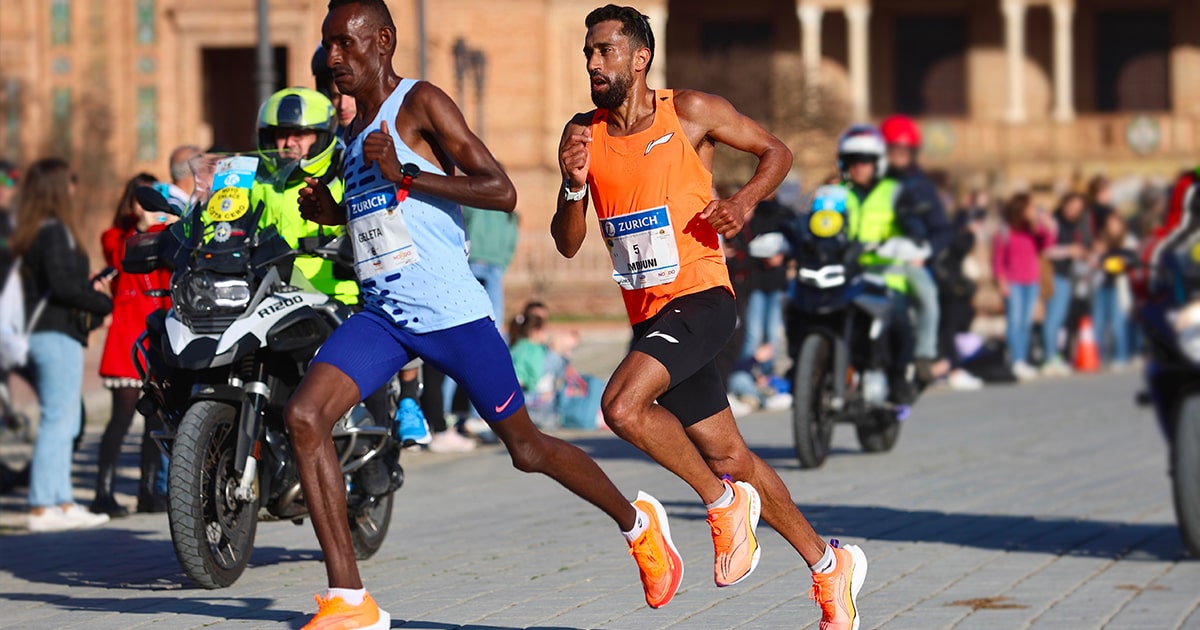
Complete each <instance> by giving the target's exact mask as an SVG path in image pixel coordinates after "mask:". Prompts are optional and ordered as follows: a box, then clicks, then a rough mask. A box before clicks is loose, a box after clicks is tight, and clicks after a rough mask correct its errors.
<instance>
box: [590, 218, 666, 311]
mask: <svg viewBox="0 0 1200 630" xmlns="http://www.w3.org/2000/svg"><path fill="white" fill-rule="evenodd" d="M600 229H601V230H602V231H603V232H604V244H605V245H607V246H608V254H609V257H611V258H612V264H613V280H615V281H616V282H617V284H619V285H621V288H622V289H626V290H633V289H645V288H647V287H654V286H658V285H660V284H667V283H669V282H672V281H673V280H675V276H676V275H678V274H679V247H678V246H677V245H676V243H675V230H674V228H672V227H671V214H670V212H668V211H667V207H666V206H659V207H658V208H651V209H650V210H642V211H640V212H634V213H632V214H624V215H621V216H618V217H612V218H609V219H601V220H600Z"/></svg>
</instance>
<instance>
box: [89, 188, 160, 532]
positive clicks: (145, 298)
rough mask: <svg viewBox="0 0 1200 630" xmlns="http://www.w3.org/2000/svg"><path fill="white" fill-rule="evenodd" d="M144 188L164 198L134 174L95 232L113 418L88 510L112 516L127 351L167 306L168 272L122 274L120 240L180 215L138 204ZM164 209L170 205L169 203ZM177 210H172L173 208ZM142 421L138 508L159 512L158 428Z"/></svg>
mask: <svg viewBox="0 0 1200 630" xmlns="http://www.w3.org/2000/svg"><path fill="white" fill-rule="evenodd" d="M146 186H154V187H158V188H159V190H160V192H161V193H164V194H163V196H164V198H165V199H167V200H170V199H171V197H170V192H169V189H167V187H166V185H165V184H158V181H157V180H156V179H155V178H154V176H153V175H150V174H149V173H139V174H137V175H135V176H133V178H132V179H130V180H129V181H128V182H126V184H125V191H124V193H123V194H122V195H121V201H120V202H119V203H118V204H117V210H116V213H115V214H114V216H113V224H112V227H110V228H108V229H107V230H105V231H104V233H103V234H101V235H100V244H101V246H102V247H103V249H104V260H105V261H106V262H107V263H108V268H106V269H105V270H104V271H103V272H101V273H100V276H101V277H104V276H107V277H110V278H112V288H113V291H112V297H113V319H112V325H111V326H109V328H108V337H107V338H106V339H105V340H104V354H103V355H102V356H101V357H100V377H101V378H102V379H103V381H104V386H105V387H106V388H108V390H109V391H111V392H112V416H110V418H109V421H108V426H106V427H105V428H104V436H103V437H102V438H100V454H99V464H98V466H97V470H96V497H95V498H94V499H93V500H92V505H91V507H90V508H89V509H91V511H92V512H93V513H95V514H108V515H109V516H110V517H113V518H117V517H121V516H126V515H127V514H129V510H128V509H126V508H125V507H124V506H122V505H121V504H119V503H117V500H116V499H115V498H114V497H113V482H114V481H115V479H116V476H117V460H118V459H119V458H120V456H121V442H122V441H124V439H125V434H126V433H128V432H129V426H130V424H132V423H133V414H134V411H135V407H136V406H137V401H138V395H139V394H140V393H141V389H142V379H141V376H140V375H139V374H138V372H137V368H135V367H134V365H133V355H132V354H131V353H130V351H129V349H130V348H132V347H133V346H134V344H136V343H137V340H138V337H140V336H141V334H142V333H143V332H144V331H145V330H146V317H148V316H149V315H150V314H151V313H153V312H154V311H157V310H159V309H163V308H169V307H170V305H171V301H170V298H169V297H167V295H168V292H169V290H170V286H171V274H170V272H168V271H167V270H165V269H162V270H158V271H155V272H154V273H148V274H129V273H124V269H123V268H122V266H121V260H122V259H123V258H125V241H126V240H127V239H129V237H131V236H133V235H135V234H141V233H146V232H155V231H159V230H162V229H165V228H166V227H167V226H168V225H170V224H172V223H174V222H175V221H177V220H178V219H179V217H178V216H177V215H175V214H171V213H167V212H155V211H153V210H149V209H147V208H143V207H142V205H141V204H139V203H138V201H137V198H135V197H134V193H135V192H137V190H138V189H139V188H142V187H146ZM167 207H171V206H170V205H168V206H167ZM172 209H176V208H172ZM151 422H152V421H151V420H149V419H148V420H147V424H146V430H145V432H144V434H143V436H142V449H141V450H142V453H141V483H140V484H139V486H138V504H137V509H138V511H139V512H162V511H165V510H166V506H167V492H166V487H165V484H164V483H159V482H162V481H165V475H163V474H162V473H161V471H162V470H163V458H162V456H161V455H160V454H159V452H158V446H156V445H155V444H154V441H153V440H152V439H151V438H150V434H151V432H152V431H154V430H155V429H156V428H157V427H155V426H153V425H152V424H151Z"/></svg>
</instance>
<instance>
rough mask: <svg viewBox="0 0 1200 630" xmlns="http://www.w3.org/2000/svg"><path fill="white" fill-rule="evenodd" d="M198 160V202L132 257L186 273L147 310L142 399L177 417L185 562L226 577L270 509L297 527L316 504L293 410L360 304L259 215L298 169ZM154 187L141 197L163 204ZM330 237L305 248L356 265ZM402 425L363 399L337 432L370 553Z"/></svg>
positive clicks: (239, 158)
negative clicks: (256, 192)
mask: <svg viewBox="0 0 1200 630" xmlns="http://www.w3.org/2000/svg"><path fill="white" fill-rule="evenodd" d="M191 166H192V169H193V172H194V173H195V175H196V181H197V189H196V190H197V191H196V193H195V194H194V195H193V198H192V205H191V208H190V210H189V211H188V213H187V214H186V215H185V216H184V217H183V219H182V220H180V221H179V222H178V223H175V224H174V225H173V226H171V228H170V229H168V230H167V231H164V232H158V233H154V234H146V235H138V236H135V237H133V238H131V239H130V241H129V243H128V244H127V247H126V250H127V253H126V258H125V261H124V264H125V268H126V269H127V270H129V271H131V272H133V273H146V272H149V271H152V270H153V269H155V268H158V267H159V266H165V267H167V268H170V269H173V271H174V274H173V277H172V281H171V299H172V302H173V306H172V308H171V310H169V311H159V312H158V313H156V314H154V315H152V316H151V317H150V318H148V321H147V331H146V333H145V334H144V335H143V337H142V339H141V340H139V343H138V344H137V345H136V346H135V347H134V349H133V352H134V363H135V365H137V366H138V368H139V370H140V371H141V372H142V378H143V382H144V383H145V385H144V386H143V395H142V398H141V400H140V401H139V406H138V409H139V411H140V412H141V413H142V414H144V415H146V416H147V417H149V416H151V415H152V414H153V415H156V416H158V417H159V418H160V419H161V420H162V422H163V425H164V427H165V429H164V431H162V432H160V433H159V434H158V435H155V439H156V440H157V442H158V444H159V447H160V448H161V449H162V450H163V452H164V453H166V454H167V455H168V456H169V457H170V460H171V461H170V473H169V475H168V479H169V482H168V499H169V509H168V518H169V521H170V526H171V540H172V542H173V543H174V547H175V554H176V556H177V558H178V559H179V563H180V565H182V567H183V569H184V572H185V573H187V575H188V577H190V578H191V579H192V580H194V581H195V582H196V583H197V584H199V585H200V586H203V587H205V588H220V587H225V586H229V585H230V584H233V583H234V582H235V581H236V580H237V579H238V577H239V576H240V575H241V574H242V571H243V570H244V569H245V568H246V564H247V562H248V561H249V559H250V555H251V551H252V550H253V547H254V538H255V533H256V530H257V525H258V520H259V518H260V517H269V518H273V519H287V520H292V521H293V522H295V523H297V524H299V523H301V522H302V518H303V517H304V516H305V515H306V514H307V508H306V507H305V503H304V497H303V492H302V490H301V487H300V474H299V470H298V468H297V466H296V461H295V455H294V453H293V452H292V443H291V440H290V438H289V435H288V431H287V427H286V425H285V422H284V408H285V405H286V403H287V400H288V398H289V397H290V396H291V395H292V392H293V391H294V390H295V388H296V387H297V386H298V385H299V383H300V379H301V377H302V376H303V373H304V370H305V369H306V367H307V365H308V363H309V361H310V360H311V359H312V358H313V356H314V354H315V353H316V351H317V349H318V348H319V347H320V345H321V344H322V343H323V342H324V340H325V339H326V338H327V337H328V336H329V334H330V333H331V332H332V331H333V329H334V328H335V327H336V326H338V325H339V324H340V323H341V322H342V321H344V319H345V318H346V317H348V316H349V314H350V312H349V309H348V308H347V307H346V306H345V305H343V304H341V303H340V302H337V301H335V300H332V299H331V298H329V297H328V296H326V295H325V294H323V293H321V292H319V291H317V290H315V289H314V288H313V287H312V286H311V285H310V284H309V283H308V282H307V280H306V279H305V278H304V276H303V275H302V274H300V273H298V272H297V273H295V274H293V273H292V264H293V260H294V258H295V256H296V254H297V252H296V251H295V250H293V249H292V248H291V247H290V246H289V245H288V243H287V242H286V241H285V240H284V238H283V237H282V236H280V234H279V233H278V231H277V230H276V229H275V227H274V226H260V225H259V219H260V217H261V215H262V212H263V204H262V203H261V202H259V203H258V204H257V207H253V205H254V204H252V203H251V188H252V186H253V185H254V184H255V183H256V182H260V183H266V184H272V183H273V182H282V181H286V177H287V175H288V173H289V172H290V170H291V169H287V168H285V169H280V171H279V172H277V173H275V174H268V173H267V169H266V168H260V166H259V158H258V156H257V155H236V154H205V155H201V156H199V157H197V158H195V159H194V160H193V161H192V163H191ZM143 190H150V189H143ZM139 192H140V191H139ZM154 195H157V193H154ZM154 195H150V194H145V195H142V194H139V197H138V200H139V202H140V203H142V204H143V205H144V206H146V207H153V204H154V203H155V199H154ZM143 197H145V199H143ZM158 199H159V200H161V195H158ZM147 204H150V205H147ZM317 240H325V239H317ZM328 240H329V241H330V242H325V243H310V244H307V246H305V244H302V247H303V248H305V251H304V252H303V253H306V254H311V255H317V256H321V257H324V258H328V259H330V260H334V261H336V262H339V263H347V264H353V257H352V254H350V251H351V248H350V244H349V243H348V242H346V241H345V238H344V237H338V238H336V239H328ZM347 258H349V260H348V261H347ZM393 386H394V387H395V389H394V390H393V393H392V395H391V396H390V397H389V406H390V409H389V410H388V411H389V414H390V413H394V411H395V403H396V394H397V393H398V385H395V384H393ZM392 423H393V419H392V417H391V416H390V415H389V417H387V418H383V419H377V418H372V417H371V415H370V414H369V413H368V412H367V410H366V408H365V406H364V405H362V404H361V403H360V404H358V405H356V406H354V407H353V408H352V409H350V411H348V412H347V413H346V414H345V415H344V416H343V417H342V418H341V419H340V420H339V421H338V423H337V424H336V425H335V426H334V429H333V437H334V443H335V447H336V449H337V452H338V459H339V461H340V463H341V466H342V472H343V474H344V476H345V481H346V488H347V501H348V506H347V507H348V513H349V519H350V530H351V535H352V538H353V542H354V550H355V554H356V556H357V557H358V558H359V559H360V560H361V559H366V558H369V557H370V556H371V555H373V554H374V553H375V552H376V551H377V550H378V549H379V547H380V546H381V545H382V544H383V540H384V537H385V536H386V535H387V531H388V526H389V524H390V522H391V515H392V502H393V493H394V492H395V491H396V490H397V489H399V487H400V486H401V484H402V483H403V471H402V470H401V468H400V464H399V445H398V443H397V440H396V439H395V438H394V437H393V436H394V433H393V428H392ZM260 515H261V516H260Z"/></svg>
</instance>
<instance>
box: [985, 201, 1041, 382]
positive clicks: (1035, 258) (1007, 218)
mask: <svg viewBox="0 0 1200 630" xmlns="http://www.w3.org/2000/svg"><path fill="white" fill-rule="evenodd" d="M1053 242H1054V226H1053V225H1052V224H1051V223H1050V222H1049V220H1048V219H1047V218H1046V217H1044V216H1039V215H1038V213H1037V210H1036V209H1035V208H1034V205H1033V198H1032V197H1030V196H1029V195H1028V194H1027V193H1021V194H1018V195H1015V196H1014V197H1013V198H1012V199H1010V200H1009V202H1008V205H1007V206H1005V208H1004V225H1003V226H1002V227H1001V228H1000V232H999V233H998V234H996V241H995V243H994V244H993V247H992V269H993V273H994V275H995V277H996V284H997V286H998V287H999V289H1000V294H1001V295H1003V296H1004V302H1005V315H1006V317H1007V320H1008V321H1007V326H1006V328H1007V333H1008V352H1009V355H1010V357H1011V359H1012V368H1013V374H1015V375H1016V377H1017V378H1019V379H1021V380H1028V379H1031V378H1033V377H1035V376H1037V370H1035V369H1034V368H1033V367H1032V366H1030V365H1029V363H1028V362H1027V359H1028V357H1029V337H1030V331H1031V330H1032V328H1033V305H1034V303H1035V302H1036V301H1037V299H1038V288H1039V287H1040V286H1041V278H1042V273H1041V255H1042V251H1043V250H1044V249H1046V248H1047V247H1049V246H1050V245H1051V244H1052V243H1053Z"/></svg>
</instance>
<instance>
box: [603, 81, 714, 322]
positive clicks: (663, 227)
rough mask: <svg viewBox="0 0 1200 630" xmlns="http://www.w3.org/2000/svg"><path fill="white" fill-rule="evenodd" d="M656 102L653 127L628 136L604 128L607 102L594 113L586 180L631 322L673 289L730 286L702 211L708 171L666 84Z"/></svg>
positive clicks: (650, 313)
mask: <svg viewBox="0 0 1200 630" xmlns="http://www.w3.org/2000/svg"><path fill="white" fill-rule="evenodd" d="M654 104H655V112H654V122H653V123H651V125H650V128H649V129H646V130H644V131H639V132H638V133H635V134H632V135H629V136H621V137H613V136H610V135H608V111H607V110H603V109H599V110H596V113H595V114H594V115H593V117H592V127H591V131H592V148H591V153H592V156H591V158H592V161H591V166H590V168H589V170H588V187H589V188H590V190H591V195H592V203H593V204H594V205H595V206H596V217H597V218H598V219H599V221H600V232H601V235H602V236H603V237H604V244H605V245H606V246H607V247H608V251H609V254H610V256H611V258H612V263H613V280H615V281H616V282H617V284H618V285H620V286H621V289H622V291H621V294H622V296H623V297H624V298H625V310H626V311H627V312H628V313H629V321H630V323H632V324H636V323H638V322H641V321H645V320H647V319H650V318H651V317H654V316H655V315H656V314H658V312H659V311H660V310H662V308H663V307H664V306H666V304H667V303H668V302H670V301H671V300H673V299H675V298H677V297H681V296H684V295H690V294H692V293H699V292H701V291H705V290H707V289H711V288H713V287H724V288H725V289H727V290H728V291H729V292H730V293H731V294H732V293H733V286H732V284H730V282H729V270H728V269H727V268H726V267H725V257H724V255H723V254H722V252H721V246H720V242H719V240H718V237H717V232H716V230H714V229H713V228H712V226H711V225H709V224H708V222H707V221H704V220H702V219H700V217H699V214H700V212H701V211H702V210H704V208H705V206H707V205H708V203H709V202H710V201H712V173H711V172H709V170H708V169H707V168H706V167H705V166H704V163H703V162H701V160H700V156H699V154H697V153H696V149H695V148H694V147H693V146H692V143H691V142H690V141H689V140H688V137H687V134H685V133H684V132H683V127H682V126H680V124H679V118H678V116H677V115H676V114H675V100H674V95H673V94H672V92H671V90H656V91H655V93H654Z"/></svg>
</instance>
